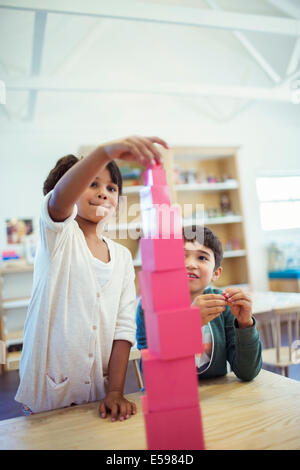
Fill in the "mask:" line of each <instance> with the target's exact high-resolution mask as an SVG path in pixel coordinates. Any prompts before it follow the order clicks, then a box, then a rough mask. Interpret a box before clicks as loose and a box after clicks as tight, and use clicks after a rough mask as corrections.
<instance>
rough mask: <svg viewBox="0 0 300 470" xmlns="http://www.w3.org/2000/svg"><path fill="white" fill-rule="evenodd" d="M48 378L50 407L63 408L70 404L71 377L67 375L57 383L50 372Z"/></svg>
mask: <svg viewBox="0 0 300 470" xmlns="http://www.w3.org/2000/svg"><path fill="white" fill-rule="evenodd" d="M46 380H47V402H48V408H49V409H52V410H53V409H55V408H62V407H64V406H68V405H69V404H70V403H69V400H68V396H69V393H68V391H69V385H70V379H69V378H68V377H66V378H65V379H64V380H63V381H62V382H60V383H56V382H55V381H54V380H53V379H52V378H51V377H50V376H49V375H48V374H46Z"/></svg>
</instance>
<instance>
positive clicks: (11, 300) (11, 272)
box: [0, 264, 33, 374]
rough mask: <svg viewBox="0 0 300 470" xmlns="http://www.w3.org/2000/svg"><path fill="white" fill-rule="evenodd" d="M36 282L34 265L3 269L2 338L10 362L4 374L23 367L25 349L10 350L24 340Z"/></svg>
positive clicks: (0, 368) (0, 292) (0, 277)
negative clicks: (33, 285)
mask: <svg viewBox="0 0 300 470" xmlns="http://www.w3.org/2000/svg"><path fill="white" fill-rule="evenodd" d="M32 282H33V265H23V264H20V265H17V264H14V265H11V266H9V265H7V266H6V267H1V269H0V340H1V341H4V342H5V345H6V364H4V365H3V364H2V365H0V374H1V373H2V371H3V370H4V371H7V370H16V369H18V368H19V362H20V358H21V351H13V352H8V348H9V347H10V346H17V345H20V344H22V343H23V327H24V322H25V318H26V313H27V308H28V305H29V301H30V294H31V289H32ZM12 317H14V318H12Z"/></svg>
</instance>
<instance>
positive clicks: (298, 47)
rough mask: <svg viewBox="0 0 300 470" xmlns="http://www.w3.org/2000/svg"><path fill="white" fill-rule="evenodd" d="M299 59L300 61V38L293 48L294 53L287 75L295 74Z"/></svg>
mask: <svg viewBox="0 0 300 470" xmlns="http://www.w3.org/2000/svg"><path fill="white" fill-rule="evenodd" d="M299 59H300V37H299V38H297V39H296V41H295V44H294V48H293V51H292V54H291V57H290V60H289V64H288V67H287V70H286V74H287V75H290V74H292V73H293V72H295V70H296V69H297V67H298V63H299Z"/></svg>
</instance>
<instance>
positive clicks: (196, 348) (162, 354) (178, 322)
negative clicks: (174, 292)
mask: <svg viewBox="0 0 300 470" xmlns="http://www.w3.org/2000/svg"><path fill="white" fill-rule="evenodd" d="M145 322H146V334H147V345H148V349H149V351H150V352H151V353H152V354H154V355H155V356H156V357H159V358H160V359H175V358H178V357H185V356H191V355H193V354H199V353H202V352H203V345H202V329H201V312H200V309H199V308H198V307H189V308H185V309H180V310H168V311H165V312H163V311H160V312H158V313H156V312H153V311H151V310H149V311H147V310H145Z"/></svg>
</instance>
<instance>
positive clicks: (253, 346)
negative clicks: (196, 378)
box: [223, 307, 262, 381]
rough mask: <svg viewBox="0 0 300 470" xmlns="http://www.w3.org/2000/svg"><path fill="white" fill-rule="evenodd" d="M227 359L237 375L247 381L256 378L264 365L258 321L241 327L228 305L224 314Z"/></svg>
mask: <svg viewBox="0 0 300 470" xmlns="http://www.w3.org/2000/svg"><path fill="white" fill-rule="evenodd" d="M223 316H224V327H225V337H226V351H227V361H228V362H229V364H230V366H231V369H232V370H233V372H234V373H235V375H236V376H237V377H238V378H239V379H241V380H245V381H249V380H252V379H254V377H256V375H257V374H258V373H259V371H260V370H261V367H262V358H261V342H260V338H259V334H258V331H257V329H256V321H255V318H253V317H252V318H253V321H254V324H253V326H250V327H249V328H239V327H238V322H237V320H236V318H235V317H234V316H233V314H232V313H231V311H230V308H229V307H227V309H226V311H225V312H224V314H223Z"/></svg>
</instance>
